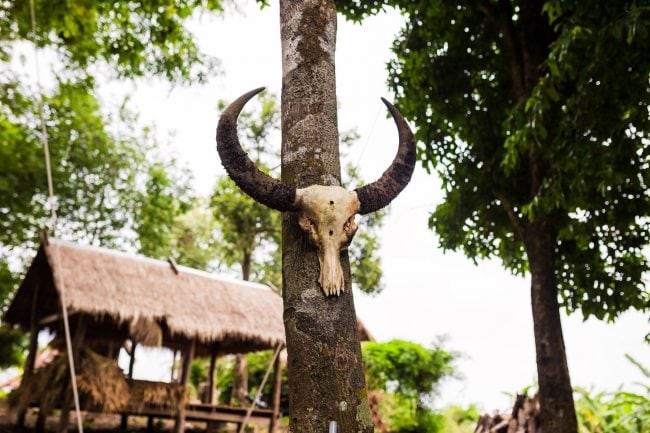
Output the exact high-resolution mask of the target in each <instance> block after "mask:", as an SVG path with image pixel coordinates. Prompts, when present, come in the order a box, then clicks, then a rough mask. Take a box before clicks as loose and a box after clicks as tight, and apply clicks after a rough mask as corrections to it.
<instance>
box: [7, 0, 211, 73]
mask: <svg viewBox="0 0 650 433" xmlns="http://www.w3.org/2000/svg"><path fill="white" fill-rule="evenodd" d="M34 6H35V11H36V29H37V31H36V38H37V39H36V40H37V45H38V46H39V47H49V48H52V49H54V50H55V51H56V52H57V54H58V55H59V56H60V57H61V58H62V61H63V62H64V63H65V64H66V68H67V69H68V70H75V71H77V72H81V73H83V74H86V73H87V72H86V70H87V68H88V67H89V66H91V65H93V64H95V63H98V62H100V61H101V62H102V63H103V64H104V65H107V66H109V67H110V68H111V69H113V70H114V71H115V73H116V74H117V76H119V77H138V76H146V75H149V76H150V75H158V76H163V77H165V78H166V79H167V80H169V81H173V82H185V83H187V82H192V81H205V80H206V78H208V77H209V76H210V75H213V74H214V71H215V69H216V66H217V62H216V59H214V58H212V57H209V56H206V55H205V54H203V53H201V52H200V51H199V49H198V47H197V46H196V43H195V41H194V38H193V36H192V35H191V33H190V32H189V31H188V30H187V29H186V28H185V23H186V22H187V20H188V19H190V18H191V17H192V15H193V13H194V12H195V11H196V10H197V9H200V10H201V9H205V10H209V11H221V10H222V6H223V5H222V2H220V1H218V0H154V1H145V2H126V1H114V2H105V1H99V0H87V1H83V2H71V1H63V0H55V1H44V0H34ZM31 38H32V30H31V19H30V8H29V1H28V0H19V1H12V2H2V3H0V47H1V48H0V53H2V54H4V57H5V58H4V59H2V60H3V61H5V60H6V58H7V57H9V56H10V49H9V44H10V43H15V42H19V41H24V40H27V39H29V40H31Z"/></svg>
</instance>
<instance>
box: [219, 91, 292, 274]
mask: <svg viewBox="0 0 650 433" xmlns="http://www.w3.org/2000/svg"><path fill="white" fill-rule="evenodd" d="M275 101H276V99H275V97H274V96H273V95H262V97H261V98H257V101H255V102H256V105H254V107H255V108H254V109H253V110H245V111H243V112H242V113H241V115H240V116H239V125H240V127H239V130H240V131H241V140H242V145H243V146H244V148H245V149H247V150H248V151H249V152H250V155H251V157H252V159H253V160H254V161H256V163H257V166H258V167H259V168H260V169H261V170H264V171H267V172H268V171H269V170H268V169H267V168H266V167H265V165H264V160H265V159H268V158H269V154H271V155H272V152H273V151H274V149H275V148H274V147H273V146H271V145H270V144H269V138H270V137H271V136H273V134H274V133H277V131H278V125H279V111H278V108H277V104H276V102H275ZM224 106H225V103H224V102H223V101H221V102H220V107H221V108H223V107H224ZM210 208H211V210H212V213H213V216H214V219H215V222H216V225H217V228H218V230H219V244H218V248H217V252H218V255H219V258H220V259H221V261H223V262H224V263H225V264H226V265H227V266H231V267H232V266H234V265H239V266H240V267H241V272H242V276H243V278H244V279H246V280H248V279H251V278H252V279H254V280H256V281H260V282H263V283H266V282H271V283H273V284H274V285H276V286H277V287H281V285H282V283H281V281H282V277H281V271H280V269H281V264H280V263H281V258H280V251H281V249H280V248H279V245H280V240H281V236H280V227H281V222H280V214H279V213H278V212H273V211H271V210H269V209H268V208H266V207H265V206H263V205H261V204H260V203H257V202H256V201H255V200H253V199H252V198H250V197H249V196H248V195H246V194H244V193H243V192H242V191H241V190H240V189H239V187H238V186H237V185H235V183H234V182H233V181H232V180H231V179H230V178H229V177H228V176H223V177H221V178H219V179H218V180H217V184H216V186H215V188H214V191H213V193H212V196H211V198H210Z"/></svg>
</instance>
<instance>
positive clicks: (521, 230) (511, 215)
mask: <svg viewBox="0 0 650 433" xmlns="http://www.w3.org/2000/svg"><path fill="white" fill-rule="evenodd" d="M492 193H493V194H494V196H495V197H496V198H497V199H499V201H500V202H501V207H502V208H503V210H505V211H506V214H507V215H508V219H509V220H510V223H512V225H513V227H514V228H515V231H516V232H517V234H518V235H519V237H520V238H521V240H522V241H523V240H525V239H526V238H525V235H526V227H525V226H524V223H523V222H522V221H521V219H520V218H519V216H518V215H517V213H516V212H515V208H514V206H513V205H512V203H511V202H510V200H509V199H508V198H507V197H506V196H505V194H503V193H502V192H500V191H497V190H492Z"/></svg>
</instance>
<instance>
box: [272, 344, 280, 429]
mask: <svg viewBox="0 0 650 433" xmlns="http://www.w3.org/2000/svg"><path fill="white" fill-rule="evenodd" d="M280 353H282V352H280ZM273 368H274V370H273V388H272V391H271V392H272V396H273V397H272V399H273V400H272V407H273V418H271V424H270V425H269V433H275V429H276V427H277V425H278V421H280V397H281V396H282V363H281V362H280V354H278V357H277V358H275V365H274V366H273Z"/></svg>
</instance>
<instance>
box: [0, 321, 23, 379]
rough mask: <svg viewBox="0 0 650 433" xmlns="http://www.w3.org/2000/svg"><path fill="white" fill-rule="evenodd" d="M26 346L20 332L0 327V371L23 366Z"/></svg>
mask: <svg viewBox="0 0 650 433" xmlns="http://www.w3.org/2000/svg"><path fill="white" fill-rule="evenodd" d="M27 344H28V341H27V338H26V337H25V335H24V334H23V333H22V332H20V331H18V330H13V329H8V328H5V327H4V326H0V369H3V368H9V367H14V366H21V365H23V363H24V362H25V355H24V354H25V351H27Z"/></svg>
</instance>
